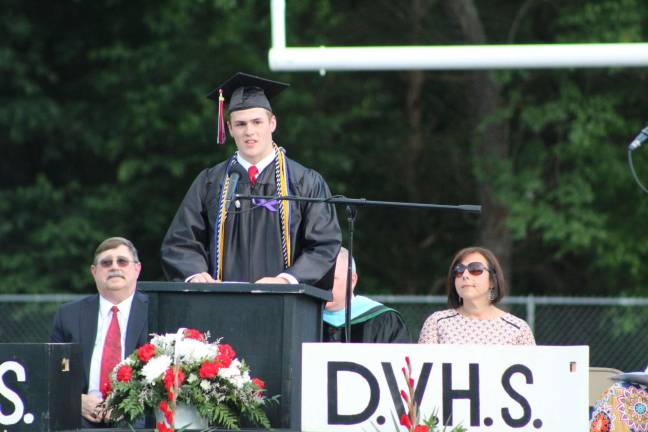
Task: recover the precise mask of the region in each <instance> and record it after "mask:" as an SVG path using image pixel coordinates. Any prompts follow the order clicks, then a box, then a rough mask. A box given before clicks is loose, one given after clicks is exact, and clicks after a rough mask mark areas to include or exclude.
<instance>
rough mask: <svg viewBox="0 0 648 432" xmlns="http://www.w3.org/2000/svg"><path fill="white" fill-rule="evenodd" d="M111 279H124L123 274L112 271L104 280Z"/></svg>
mask: <svg viewBox="0 0 648 432" xmlns="http://www.w3.org/2000/svg"><path fill="white" fill-rule="evenodd" d="M112 277H120V278H122V279H125V277H124V274H123V273H122V272H120V271H119V270H112V271H111V272H110V273H108V276H106V279H110V278H112Z"/></svg>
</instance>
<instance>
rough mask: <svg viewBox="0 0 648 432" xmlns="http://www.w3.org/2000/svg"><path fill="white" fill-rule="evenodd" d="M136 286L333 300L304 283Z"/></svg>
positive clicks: (145, 283) (147, 289)
mask: <svg viewBox="0 0 648 432" xmlns="http://www.w3.org/2000/svg"><path fill="white" fill-rule="evenodd" d="M137 288H138V289H139V290H140V291H142V292H145V293H147V292H201V293H205V292H214V293H249V294H305V295H308V296H310V297H314V298H317V299H320V300H323V301H331V300H333V294H332V293H331V291H326V290H323V289H320V288H315V287H314V286H311V285H306V284H296V285H290V284H253V283H247V282H222V283H188V282H154V281H140V282H138V283H137Z"/></svg>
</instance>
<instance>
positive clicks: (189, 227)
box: [161, 73, 341, 289]
mask: <svg viewBox="0 0 648 432" xmlns="http://www.w3.org/2000/svg"><path fill="white" fill-rule="evenodd" d="M285 87H287V84H284V83H278V82H275V81H270V80H265V79H263V78H259V77H256V76H253V75H248V74H243V73H238V74H236V75H235V76H234V77H232V78H231V79H229V80H228V81H226V82H225V83H224V84H223V85H221V86H220V87H219V88H218V89H217V90H215V91H214V92H212V93H210V94H209V96H208V97H210V98H212V99H215V100H217V101H219V107H220V108H222V104H223V99H227V100H229V106H228V111H229V115H230V118H229V120H228V122H227V125H228V129H229V132H230V134H231V135H232V136H233V137H234V140H235V142H236V146H237V149H238V151H237V152H236V153H235V154H234V155H233V156H232V157H230V158H228V159H227V160H225V161H223V162H221V163H219V164H217V165H216V166H213V167H211V168H207V169H205V170H203V171H202V172H201V173H200V174H199V175H198V177H197V178H196V179H195V180H194V182H193V184H192V185H191V187H190V188H189V191H188V192H187V194H186V195H185V198H184V200H183V202H182V204H181V205H180V207H179V209H178V211H177V212H176V215H175V217H174V219H173V221H172V222H171V225H170V227H169V229H168V231H167V233H166V236H165V238H164V240H163V242H162V247H161V257H162V269H163V271H164V273H165V276H166V277H167V279H169V280H175V281H178V280H181V281H182V280H184V281H189V282H220V281H236V282H256V283H305V284H309V285H314V286H319V287H320V288H325V289H331V285H332V275H333V267H334V264H335V257H336V255H337V253H338V250H339V248H340V244H341V233H340V227H339V225H338V221H337V216H336V212H335V207H334V206H333V205H332V204H326V203H321V202H298V201H292V200H291V201H288V200H273V199H267V200H266V199H254V200H248V199H235V197H234V193H236V194H240V195H264V196H270V197H272V196H278V195H281V196H288V195H291V196H298V197H307V198H319V199H325V198H328V197H330V196H331V193H330V191H329V188H328V185H327V184H326V182H325V181H324V179H323V178H322V176H321V175H320V174H319V173H317V172H316V171H314V170H312V169H308V168H306V167H304V166H303V165H301V164H299V163H297V162H295V161H293V160H291V159H288V158H287V157H286V156H285V150H284V149H282V148H280V147H278V146H277V145H276V144H275V143H274V141H273V139H272V133H273V132H274V130H275V128H276V125H277V119H276V117H275V115H274V114H273V112H272V108H271V106H270V102H269V98H270V97H272V96H274V95H276V94H277V93H279V92H280V91H281V90H283V89H284V88H285ZM219 126H220V128H224V121H223V120H222V117H220V116H219ZM223 132H224V130H223V131H221V130H219V141H220V140H222V138H224V137H223Z"/></svg>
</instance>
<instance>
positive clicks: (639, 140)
mask: <svg viewBox="0 0 648 432" xmlns="http://www.w3.org/2000/svg"><path fill="white" fill-rule="evenodd" d="M647 140H648V124H646V127H645V128H643V129H641V132H639V135H637V137H636V138H635V139H634V140H633V141H632V142H631V143H630V145H628V150H630V151H632V150H635V149H638V148H639V146H640V145H641V144H643V143H645V142H646V141H647Z"/></svg>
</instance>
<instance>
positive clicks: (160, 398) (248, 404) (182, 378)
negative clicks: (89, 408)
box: [102, 329, 275, 432]
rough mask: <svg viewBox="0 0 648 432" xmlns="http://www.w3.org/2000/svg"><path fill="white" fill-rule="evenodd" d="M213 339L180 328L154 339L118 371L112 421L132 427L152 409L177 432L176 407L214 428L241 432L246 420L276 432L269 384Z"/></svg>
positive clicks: (162, 426)
mask: <svg viewBox="0 0 648 432" xmlns="http://www.w3.org/2000/svg"><path fill="white" fill-rule="evenodd" d="M208 339H209V334H208V333H201V332H200V331H198V330H194V329H180V330H178V332H177V333H176V334H173V333H171V334H166V335H153V338H152V340H151V342H150V343H148V344H146V345H143V346H142V347H140V348H138V349H137V350H135V352H133V353H132V354H131V355H130V356H128V357H127V358H125V359H124V360H122V361H121V362H120V363H119V364H118V365H117V366H115V368H114V369H113V371H112V373H111V376H110V382H109V383H108V388H104V389H102V393H104V402H103V404H104V409H105V411H106V413H107V416H108V417H109V418H110V419H111V420H113V421H116V422H119V423H132V422H134V421H135V420H136V419H138V418H140V417H142V416H143V415H144V413H145V410H146V409H147V408H149V409H153V410H158V409H159V410H160V411H161V412H162V413H163V415H164V419H165V420H166V421H165V422H164V421H158V422H157V430H158V431H159V432H169V431H173V428H174V413H175V408H176V403H178V402H182V403H185V404H187V405H189V406H191V407H193V408H195V409H196V410H197V411H198V413H199V414H200V415H201V416H202V417H204V418H205V419H206V420H207V422H208V423H209V424H210V425H212V426H224V427H226V428H230V429H238V425H239V419H240V418H241V417H242V416H244V417H247V418H248V419H249V420H250V421H251V422H253V423H254V424H256V425H259V426H263V427H265V428H270V422H269V421H268V418H267V416H266V414H265V413H264V412H263V410H262V407H263V406H264V405H265V404H266V403H267V402H268V401H273V400H275V398H271V399H266V398H265V396H264V394H263V393H264V383H263V381H262V380H260V379H258V378H251V377H250V370H249V368H248V366H247V365H246V364H245V362H244V361H242V360H239V359H238V358H236V352H235V351H234V349H233V348H232V347H231V346H230V345H227V344H221V343H219V342H220V340H219V341H217V342H213V343H210V342H208Z"/></svg>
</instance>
